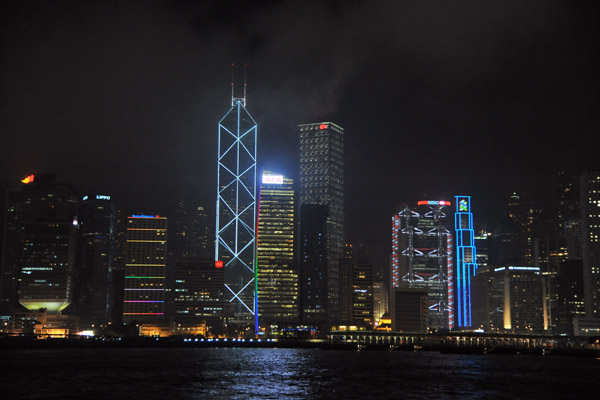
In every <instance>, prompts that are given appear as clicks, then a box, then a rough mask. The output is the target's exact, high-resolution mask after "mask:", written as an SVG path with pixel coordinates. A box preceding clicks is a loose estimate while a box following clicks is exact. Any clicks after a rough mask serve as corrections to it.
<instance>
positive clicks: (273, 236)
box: [256, 171, 299, 326]
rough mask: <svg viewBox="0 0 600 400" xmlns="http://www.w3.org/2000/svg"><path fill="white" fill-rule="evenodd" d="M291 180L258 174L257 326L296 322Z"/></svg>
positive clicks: (293, 208)
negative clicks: (258, 324) (259, 182)
mask: <svg viewBox="0 0 600 400" xmlns="http://www.w3.org/2000/svg"><path fill="white" fill-rule="evenodd" d="M294 212H295V194H294V182H293V180H292V179H290V178H286V177H284V176H283V175H275V174H272V173H271V172H269V171H264V172H263V174H262V185H261V190H260V199H259V213H258V239H257V249H256V257H257V260H258V271H257V279H258V284H257V286H258V316H259V323H260V325H261V326H265V325H266V324H271V323H285V322H297V321H298V300H299V299H298V272H297V268H296V265H295V262H294V231H295V227H296V221H295V218H294Z"/></svg>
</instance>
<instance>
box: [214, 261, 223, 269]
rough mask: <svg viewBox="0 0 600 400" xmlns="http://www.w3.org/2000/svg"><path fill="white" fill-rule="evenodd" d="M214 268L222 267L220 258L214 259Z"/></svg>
mask: <svg viewBox="0 0 600 400" xmlns="http://www.w3.org/2000/svg"><path fill="white" fill-rule="evenodd" d="M215 268H223V261H222V260H217V261H215Z"/></svg>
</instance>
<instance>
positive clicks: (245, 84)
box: [243, 64, 248, 107]
mask: <svg viewBox="0 0 600 400" xmlns="http://www.w3.org/2000/svg"><path fill="white" fill-rule="evenodd" d="M247 66H248V64H244V100H243V101H244V107H246V86H248V84H247V83H246V67H247Z"/></svg>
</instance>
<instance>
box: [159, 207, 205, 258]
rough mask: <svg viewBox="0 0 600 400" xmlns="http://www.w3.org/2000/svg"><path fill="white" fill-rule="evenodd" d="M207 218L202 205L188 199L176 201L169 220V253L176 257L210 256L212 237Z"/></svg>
mask: <svg viewBox="0 0 600 400" xmlns="http://www.w3.org/2000/svg"><path fill="white" fill-rule="evenodd" d="M208 220H209V218H208V213H207V212H206V209H205V208H204V207H203V206H202V205H200V204H198V203H197V202H194V201H189V200H180V201H178V202H177V208H176V209H175V214H174V217H173V218H172V219H171V221H170V222H169V225H170V226H169V235H170V238H169V253H171V254H173V255H174V257H175V258H177V259H186V260H196V259H210V258H212V256H213V254H212V253H213V251H214V247H213V237H212V235H211V234H210V228H209V221H208ZM211 221H212V220H211ZM211 224H212V222H211Z"/></svg>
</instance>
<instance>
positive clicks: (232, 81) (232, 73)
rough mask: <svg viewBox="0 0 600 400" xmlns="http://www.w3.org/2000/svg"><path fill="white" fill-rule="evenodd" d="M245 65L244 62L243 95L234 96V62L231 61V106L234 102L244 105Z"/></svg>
mask: <svg viewBox="0 0 600 400" xmlns="http://www.w3.org/2000/svg"><path fill="white" fill-rule="evenodd" d="M246 66H247V64H244V97H235V63H231V106H232V107H233V106H234V105H235V103H236V102H238V101H239V102H241V103H242V105H243V106H244V107H246V86H248V85H247V84H246Z"/></svg>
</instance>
